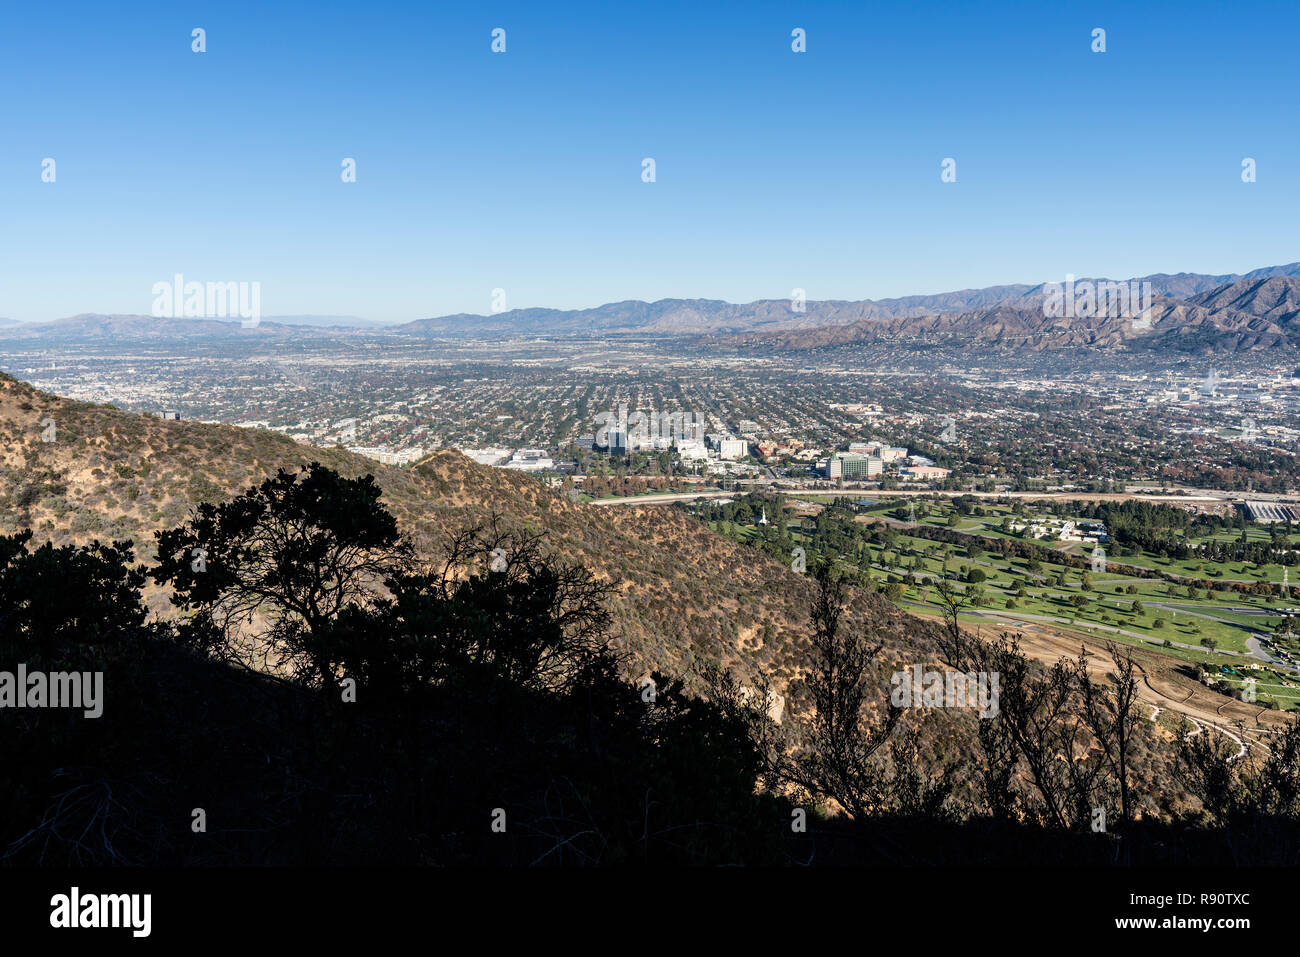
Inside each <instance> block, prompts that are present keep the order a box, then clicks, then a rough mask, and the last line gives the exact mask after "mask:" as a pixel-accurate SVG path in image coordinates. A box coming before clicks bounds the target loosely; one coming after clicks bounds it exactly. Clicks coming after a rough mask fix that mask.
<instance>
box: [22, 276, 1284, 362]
mask: <svg viewBox="0 0 1300 957" xmlns="http://www.w3.org/2000/svg"><path fill="white" fill-rule="evenodd" d="M1085 281H1090V282H1093V283H1098V282H1108V281H1111V280H1104V279H1092V280H1084V279H1079V280H1076V284H1079V283H1083V282H1085ZM1119 281H1120V282H1122V283H1125V284H1126V285H1132V284H1137V285H1138V288H1141V285H1142V284H1145V283H1149V284H1150V286H1149V288H1150V291H1151V293H1152V295H1153V303H1152V309H1151V313H1150V315H1149V316H1148V317H1147V318H1149V319H1150V322H1149V324H1147V323H1142V324H1135V323H1134V322H1132V320H1131V319H1130V318H1119V317H1111V318H1108V317H1105V316H1102V317H1091V318H1072V317H1052V316H1050V315H1048V310H1046V309H1045V308H1044V304H1045V301H1046V300H1047V298H1048V296H1049V294H1050V292H1051V286H1050V285H1049V284H1047V283H1038V284H1035V285H1029V284H1012V285H1000V286H989V287H985V288H982V289H963V290H958V291H955V292H947V293H939V294H935V295H920V296H907V297H903V298H897V299H880V300H871V299H863V300H851V301H850V300H808V301H807V302H806V303H802V304H801V305H802V306H803V308H802V311H799V310H797V309H796V308H795V307H794V305H793V304H792V302H791V300H788V299H766V300H758V301H755V302H750V303H744V304H737V303H729V302H724V301H722V300H716V299H661V300H658V301H656V302H643V301H640V300H626V301H623V302H614V303H606V304H605V305H602V306H597V307H594V308H590V309H568V310H565V309H544V308H528V309H515V310H511V311H509V312H503V313H499V314H496V315H489V316H483V315H470V314H464V313H461V314H456V315H451V316H441V317H437V318H428V319H417V320H415V321H413V322H407V323H402V324H397V325H388V326H380V325H379V324H377V323H374V322H372V321H369V320H363V319H358V318H356V317H343V316H334V317H330V316H282V317H268V318H266V319H263V320H262V321H261V322H260V323H259V324H258V325H256V326H252V327H244V326H243V325H242V324H241V323H240V322H239V321H238V320H231V321H224V320H216V319H155V318H152V317H149V316H135V315H102V314H94V313H90V314H82V315H78V316H72V317H69V318H67V319H59V320H55V321H51V322H41V323H16V324H5V323H3V322H0V342H15V343H16V342H27V343H42V344H43V343H65V342H66V343H75V342H94V341H100V342H102V341H105V340H113V341H137V340H146V339H147V340H154V341H178V342H198V341H205V340H220V339H243V340H249V341H258V340H276V339H317V338H321V337H337V336H352V335H371V336H384V337H392V338H394V339H397V340H402V339H412V340H417V341H418V340H421V339H460V338H499V337H507V336H550V337H566V336H576V337H581V336H606V335H652V336H664V337H685V338H690V339H694V340H698V341H699V342H700V343H701V344H702V345H704V346H706V347H708V348H720V349H739V350H750V349H760V350H773V351H783V350H791V351H799V350H806V349H825V348H835V347H841V346H846V345H853V344H858V343H877V344H883V343H892V344H897V345H900V346H907V345H925V346H933V345H955V346H957V347H958V348H968V349H969V348H987V347H999V348H1007V349H1013V350H1020V349H1027V350H1033V351H1040V350H1046V349H1069V348H1080V347H1090V348H1138V349H1153V350H1173V351H1179V352H1189V351H1190V352H1199V351H1207V350H1219V351H1242V350H1254V349H1270V348H1279V347H1296V346H1300V326H1297V324H1296V316H1297V314H1298V313H1300V263H1290V264H1288V265H1284V266H1270V267H1266V268H1263V269H1256V270H1253V271H1251V272H1249V273H1244V274H1225V275H1208V274H1201V273H1177V274H1173V275H1170V274H1166V273H1158V274H1154V275H1150V276H1140V277H1135V278H1133V279H1128V280H1119Z"/></svg>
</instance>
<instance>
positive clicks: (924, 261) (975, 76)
mask: <svg viewBox="0 0 1300 957" xmlns="http://www.w3.org/2000/svg"><path fill="white" fill-rule="evenodd" d="M1135 6H1137V7H1140V9H1134V7H1135ZM194 27H203V28H204V29H206V31H207V47H208V50H207V52H206V53H203V54H196V53H192V52H191V50H190V44H191V39H190V31H191V29H192V28H194ZM494 27H503V28H505V29H506V31H507V52H506V53H505V54H503V55H498V54H493V53H492V52H491V51H490V42H491V37H490V32H491V30H492V29H493V28H494ZM795 27H802V28H804V29H805V30H806V31H807V37H808V40H807V43H808V52H807V53H804V54H795V53H793V52H791V49H790V43H791V39H790V31H791V30H792V29H793V28H795ZM1094 27H1103V28H1105V29H1106V31H1107V37H1106V39H1107V52H1106V53H1104V54H1094V53H1092V52H1091V50H1090V44H1091V31H1092V29H1093V28H1094ZM1297 35H1300V7H1298V5H1296V4H1295V3H1256V4H1252V5H1250V6H1249V7H1241V6H1236V5H1232V4H1226V3H1208V2H1182V3H1167V4H1166V3H1161V4H1156V3H1145V4H1137V5H1135V4H1131V3H1113V4H1112V3H1056V2H1052V3H1028V2H1027V3H989V4H974V3H972V4H954V3H934V4H929V3H899V4H891V5H889V6H885V5H883V4H863V3H842V4H821V3H793V2H792V3H752V2H746V3H713V4H709V3H704V4H701V3H681V4H677V3H665V2H659V3H653V4H590V5H579V4H566V5H564V6H562V7H559V6H554V5H551V4H543V3H521V4H470V3H464V4H437V3H427V2H420V3H346V4H321V3H270V2H258V3H247V4H245V3H237V2H236V3H232V2H222V3H212V4H186V3H175V2H167V3H157V4H152V3H125V4H102V3H88V2H76V0H74V2H70V3H64V4H59V5H54V6H50V5H47V4H39V3H33V4H28V3H22V4H20V3H10V4H7V5H6V6H5V10H4V12H3V14H0V88H3V89H4V90H5V94H4V97H3V100H2V101H0V316H10V317H12V318H15V319H24V320H29V319H52V318H58V317H62V316H66V315H71V314H74V313H78V312H91V311H95V312H123V313H144V314H147V313H148V312H149V308H150V304H151V301H152V296H151V293H150V290H151V287H152V285H153V283H155V282H158V281H160V280H164V279H169V278H170V277H171V276H172V275H173V274H174V273H177V272H179V273H183V274H184V275H185V277H186V278H187V280H199V281H237V280H244V281H258V282H260V283H261V284H262V312H263V314H265V315H275V314H286V313H319V314H351V315H360V316H365V317H369V318H373V319H381V320H407V319H413V318H419V317H422V316H430V315H441V314H445V313H451V312H459V311H467V312H488V311H489V308H490V297H491V291H492V289H493V288H495V287H502V288H504V289H505V290H506V292H507V304H508V306H509V307H510V308H517V307H522V306H534V305H543V306H555V307H565V308H568V307H581V306H589V305H596V304H599V303H602V302H607V301H611V300H619V299H631V298H637V299H658V298H663V297H708V298H719V299H727V300H731V301H737V302H747V301H750V300H753V299H758V298H769V297H771V298H777V297H785V296H788V295H789V294H790V290H791V289H792V288H794V287H802V288H804V289H806V290H807V294H808V296H809V298H811V299H829V298H843V299H858V298H880V297H885V296H898V295H907V294H911V293H924V292H939V291H944V290H949V289H957V288H962V287H967V286H983V285H990V284H994V283H1002V282H1022V281H1023V282H1033V281H1042V280H1047V279H1060V278H1063V277H1064V275H1065V273H1067V272H1073V273H1075V274H1078V275H1109V276H1114V277H1117V278H1119V277H1128V276H1133V275H1141V274H1145V273H1151V272H1160V271H1168V272H1177V271H1183V270H1187V271H1197V272H1240V271H1245V270H1249V269H1252V268H1255V267H1259V266H1265V265H1272V264H1276V263H1280V262H1289V261H1293V260H1297V259H1300V242H1297V236H1298V235H1300V232H1298V229H1297V222H1298V217H1297V212H1300V204H1298V203H1297V200H1298V199H1300V148H1298V147H1300V122H1297V112H1300V107H1298V106H1297V103H1298V102H1300V100H1298V98H1297V96H1296V91H1297V90H1298V89H1300V58H1298V57H1296V55H1295V43H1296V39H1295V38H1296V37H1297ZM647 156H648V157H653V158H654V159H655V160H656V163H657V182H655V183H653V184H647V183H643V182H642V181H641V160H642V158H643V157H647ZM1248 156H1249V157H1253V158H1254V159H1255V160H1256V161H1257V163H1258V181H1257V182H1256V183H1253V184H1244V183H1242V181H1241V161H1242V158H1243V157H1248ZM45 157H51V158H53V159H55V161H56V163H57V182H55V183H53V184H46V183H42V182H41V161H42V160H43V159H44V158H45ZM344 157H354V158H355V159H356V161H357V178H358V181H357V182H356V183H355V184H344V183H342V182H341V180H340V175H339V174H340V164H341V162H342V160H343V158H344ZM945 157H953V158H954V159H956V161H957V182H956V183H952V184H945V183H942V182H940V163H941V161H942V160H943V159H944V158H945Z"/></svg>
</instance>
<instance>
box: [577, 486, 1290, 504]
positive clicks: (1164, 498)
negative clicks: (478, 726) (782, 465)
mask: <svg viewBox="0 0 1300 957" xmlns="http://www.w3.org/2000/svg"><path fill="white" fill-rule="evenodd" d="M747 492H781V493H783V494H785V495H816V496H818V497H821V496H825V497H828V498H840V497H844V496H871V497H872V498H876V499H882V498H887V497H893V498H912V497H919V496H926V495H941V496H943V497H945V498H955V497H957V496H959V495H972V496H974V497H975V498H993V499H996V498H1010V499H1025V500H1026V501H1063V502H1128V501H1142V502H1168V503H1170V504H1174V505H1179V504H1181V505H1188V504H1195V505H1205V504H1221V505H1222V504H1227V503H1229V502H1238V501H1241V500H1242V498H1243V497H1244V496H1243V493H1241V492H1233V491H1227V490H1224V489H1187V490H1186V494H1184V495H1171V494H1168V493H1167V492H1166V493H1163V494H1159V495H1155V494H1151V495H1145V494H1136V493H1133V492H953V491H935V490H934V489H858V488H843V489H805V488H798V487H793V486H785V485H777V484H774V483H753V484H750V485H743V486H740V487H738V488H736V489H734V490H732V491H723V490H721V489H706V490H702V491H699V492H664V493H662V494H655V495H631V496H626V497H623V498H602V499H596V500H595V501H593V502H591V503H590V504H591V505H663V504H668V503H672V502H691V501H694V500H696V499H707V498H730V497H735V496H737V495H744V494H746V493H747ZM1250 497H1251V498H1252V499H1255V498H1259V499H1266V498H1267V499H1270V500H1272V499H1283V498H1285V496H1278V495H1272V496H1266V495H1257V494H1256V493H1253V492H1252V493H1250Z"/></svg>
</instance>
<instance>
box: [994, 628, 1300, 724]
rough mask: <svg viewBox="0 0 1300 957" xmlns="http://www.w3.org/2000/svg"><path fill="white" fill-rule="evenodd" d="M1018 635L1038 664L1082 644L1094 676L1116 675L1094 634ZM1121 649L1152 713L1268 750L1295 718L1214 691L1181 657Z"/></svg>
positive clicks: (1033, 631) (1071, 653)
mask: <svg viewBox="0 0 1300 957" xmlns="http://www.w3.org/2000/svg"><path fill="white" fill-rule="evenodd" d="M1008 630H1009V629H1008ZM999 631H1000V629H988V628H986V629H982V630H981V633H982V634H983V635H984V636H985V637H991V636H993V635H996V634H997V633H998V632H999ZM1015 631H1016V632H1017V633H1018V634H1019V635H1020V645H1021V649H1022V650H1023V651H1024V653H1025V654H1026V655H1028V656H1029V657H1031V658H1033V659H1034V660H1035V661H1039V662H1042V663H1043V664H1049V665H1050V664H1055V663H1056V662H1057V661H1058V660H1060V659H1061V658H1062V657H1070V658H1076V657H1078V654H1079V648H1080V646H1083V647H1085V648H1087V649H1088V654H1089V656H1090V657H1089V659H1088V673H1089V674H1092V675H1097V676H1100V675H1105V674H1111V673H1113V672H1114V671H1115V666H1114V664H1113V663H1112V662H1111V660H1110V655H1109V653H1108V652H1107V650H1106V645H1105V642H1104V641H1101V640H1098V639H1096V638H1094V637H1092V636H1087V637H1084V636H1081V635H1071V634H1063V633H1061V632H1058V631H1055V630H1053V629H1051V628H1049V627H1046V626H1043V625H1023V626H1021V627H1020V628H1017V629H1015ZM1120 647H1121V648H1123V649H1124V650H1126V651H1128V653H1129V654H1131V655H1132V656H1133V661H1134V663H1135V664H1136V665H1137V666H1138V668H1139V669H1140V671H1141V673H1142V684H1141V686H1140V690H1139V698H1140V700H1141V701H1143V702H1144V703H1146V704H1147V705H1149V706H1151V707H1152V708H1153V709H1159V710H1164V711H1174V712H1177V713H1178V714H1182V715H1184V716H1186V717H1187V718H1189V719H1191V720H1192V721H1194V722H1196V723H1197V724H1198V725H1204V726H1209V727H1212V728H1214V729H1216V730H1218V731H1219V732H1220V733H1221V734H1224V735H1226V736H1227V737H1228V738H1229V739H1231V740H1232V741H1234V742H1236V743H1237V744H1238V745H1241V744H1242V743H1243V742H1242V739H1243V738H1244V740H1245V742H1248V743H1250V744H1253V745H1254V744H1258V745H1262V746H1263V747H1264V748H1265V749H1267V747H1268V745H1267V741H1268V739H1269V738H1270V737H1271V736H1272V734H1274V733H1276V732H1278V731H1280V730H1282V729H1284V728H1285V727H1286V726H1287V725H1288V724H1290V723H1291V722H1292V721H1293V720H1294V719H1293V718H1289V717H1286V716H1284V715H1283V714H1282V713H1281V712H1278V711H1273V710H1271V709H1269V708H1263V707H1260V706H1259V705H1254V704H1247V703H1246V702H1244V701H1238V700H1237V699H1235V698H1230V697H1228V696H1227V695H1222V694H1219V693H1218V692H1216V691H1212V690H1211V689H1209V688H1207V687H1206V686H1205V685H1203V684H1201V683H1200V682H1199V681H1197V680H1196V678H1195V677H1193V676H1192V674H1191V673H1190V672H1191V671H1192V666H1191V665H1189V664H1187V663H1185V662H1182V661H1180V660H1178V659H1174V658H1170V657H1168V656H1167V655H1162V654H1159V653H1158V652H1155V651H1149V650H1147V649H1145V648H1138V647H1134V646H1132V645H1121V646H1120ZM1184 672H1188V673H1184ZM1159 710H1157V711H1156V713H1157V714H1158V713H1159Z"/></svg>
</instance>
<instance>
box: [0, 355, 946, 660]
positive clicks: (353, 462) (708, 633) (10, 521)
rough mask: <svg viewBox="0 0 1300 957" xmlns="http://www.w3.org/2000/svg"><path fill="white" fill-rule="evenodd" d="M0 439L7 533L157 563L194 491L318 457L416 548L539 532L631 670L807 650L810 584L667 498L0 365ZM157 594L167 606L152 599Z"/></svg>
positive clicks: (0, 499) (916, 635) (798, 655)
mask: <svg viewBox="0 0 1300 957" xmlns="http://www.w3.org/2000/svg"><path fill="white" fill-rule="evenodd" d="M51 423H52V424H53V431H52V432H51V431H50V424H51ZM43 435H44V436H45V437H48V438H50V439H51V441H43ZM0 436H3V438H4V442H3V448H2V449H0V531H3V532H5V533H10V532H13V531H16V530H18V529H20V528H28V527H30V528H33V529H35V531H36V538H37V540H38V541H40V540H44V539H47V538H48V539H51V540H53V541H54V542H55V543H56V544H62V543H66V542H78V543H83V542H87V541H89V540H91V539H93V538H98V539H100V540H109V539H123V538H130V539H133V540H134V541H135V542H136V543H137V550H138V554H139V555H140V556H141V557H143V558H152V555H153V532H154V531H155V530H157V529H159V528H164V527H171V526H174V525H177V524H179V523H181V522H182V521H184V519H185V518H186V516H187V514H188V512H189V509H190V508H191V507H192V506H194V505H195V504H197V503H198V502H200V501H219V500H223V499H225V498H228V497H230V496H232V495H234V494H237V493H238V492H240V491H242V490H243V489H245V488H247V487H248V486H249V485H252V484H255V483H256V482H259V481H261V480H262V479H263V478H264V477H266V476H267V475H270V474H273V473H274V471H275V470H276V469H277V468H282V467H283V468H296V467H298V466H301V465H303V464H305V463H307V462H310V461H312V460H316V461H320V462H321V463H322V464H324V465H327V466H329V467H330V468H333V469H335V470H337V471H338V472H340V473H342V474H344V475H347V476H357V475H364V474H366V473H372V474H374V475H375V478H376V481H377V482H378V484H379V485H380V487H381V488H382V489H383V491H384V497H383V501H384V503H385V504H386V505H387V507H388V508H389V509H390V510H391V511H392V512H393V513H394V515H396V516H397V518H398V521H399V523H400V524H401V526H402V528H403V530H404V531H405V532H406V533H407V534H408V535H409V536H410V537H411V538H412V539H413V540H414V541H415V542H416V543H417V546H418V547H419V548H420V549H421V550H422V551H424V552H425V553H426V554H436V552H437V548H438V546H439V542H440V541H441V539H442V536H443V535H444V534H445V533H446V532H448V531H449V530H454V529H459V528H464V527H467V526H470V525H474V524H481V523H483V522H485V521H487V520H489V519H490V518H491V516H492V515H493V514H494V513H495V514H497V515H499V516H501V519H502V521H503V523H505V524H506V525H508V526H511V527H516V528H520V529H526V530H528V531H530V532H544V533H545V534H546V535H547V539H548V542H549V544H550V547H551V548H552V549H553V550H554V551H555V553H556V554H557V555H558V556H559V557H561V558H562V559H564V560H567V561H572V562H580V563H582V564H584V565H586V566H587V567H588V568H590V569H592V570H593V572H594V573H596V574H597V575H598V576H599V577H601V578H604V579H606V580H607V581H609V582H610V583H611V584H612V585H613V586H614V587H615V589H616V593H615V595H614V598H613V601H612V609H611V610H612V612H613V617H614V623H613V631H614V634H615V637H616V639H617V640H618V642H619V644H620V646H621V647H622V648H623V649H624V650H625V651H626V652H627V653H628V654H629V655H630V656H631V657H632V659H633V664H634V665H635V666H636V667H641V668H650V667H658V668H661V669H664V670H666V671H669V672H679V673H680V672H684V671H686V670H688V669H689V667H690V665H691V661H692V659H696V660H722V661H726V662H728V663H731V664H735V665H744V664H745V663H746V662H750V663H753V664H761V665H763V666H765V667H771V668H774V669H775V670H776V673H777V677H778V679H779V680H780V681H781V682H782V683H784V680H785V679H786V678H788V677H789V676H790V675H791V674H793V673H794V671H795V669H796V668H797V667H798V663H799V661H800V660H801V659H802V657H803V654H802V649H803V648H804V642H805V635H806V632H807V630H808V624H807V622H808V617H807V616H808V607H809V599H810V596H811V587H810V584H809V582H808V580H807V579H806V578H805V577H804V576H802V575H799V574H796V573H795V572H793V571H791V570H790V569H789V568H788V567H786V566H785V565H782V564H781V563H778V562H775V561H772V560H770V559H767V558H765V557H762V556H759V555H756V554H755V553H754V552H753V551H751V550H749V549H745V548H743V547H742V546H739V545H736V544H734V543H732V542H729V541H727V540H726V539H724V538H721V537H719V536H717V535H715V534H713V533H712V532H710V531H709V530H708V529H707V528H705V527H704V526H703V525H701V524H700V523H698V522H696V521H695V520H693V519H691V518H690V517H689V516H687V515H684V514H682V513H681V512H679V511H676V510H674V509H671V508H666V507H641V508H635V507H634V508H628V509H620V510H618V511H617V512H614V511H612V510H600V509H596V508H592V507H588V506H583V505H579V504H575V503H573V502H570V501H569V500H568V499H567V498H565V497H564V496H562V495H560V494H558V493H557V492H555V491H553V490H550V489H548V488H546V487H545V486H544V485H542V484H541V483H540V482H538V481H537V480H536V479H535V478H532V477H529V476H526V475H521V474H518V473H514V472H508V471H504V470H501V469H493V468H489V467H486V466H481V465H478V464H476V463H474V462H472V461H470V460H469V459H467V458H465V457H464V456H462V455H460V454H459V453H458V452H451V451H447V452H440V453H437V454H435V455H433V456H431V457H430V458H428V459H426V460H425V461H424V462H423V463H421V464H420V465H418V466H417V467H415V468H412V469H398V468H391V467H387V466H383V465H380V464H378V463H376V462H373V461H371V460H370V459H366V458H363V457H361V456H358V455H355V454H352V453H350V452H347V451H346V450H343V449H318V448H309V447H306V446H302V445H299V444H297V443H296V442H294V441H293V440H291V439H289V438H287V437H285V436H282V435H279V434H277V433H273V432H266V431H259V430H250V429H242V428H236V427H234V426H221V425H204V424H200V423H192V422H175V421H164V420H161V419H155V418H152V417H148V416H141V415H135V414H131V413H126V412H122V411H120V410H117V409H114V408H112V407H111V406H97V405H91V404H88V403H84V402H75V401H71V400H67V399H62V398H59V397H57V396H53V395H49V394H47V393H43V392H40V391H38V390H36V389H34V388H32V387H31V386H29V385H27V384H26V383H22V382H19V381H17V380H15V379H13V378H11V377H8V376H0ZM154 605H155V607H156V608H158V609H159V610H162V609H165V608H166V604H165V602H164V601H163V600H162V598H161V596H155V601H154ZM852 616H853V617H854V618H855V619H857V620H858V621H859V622H867V621H870V622H872V623H873V624H876V625H879V626H880V627H882V628H883V629H885V630H886V631H888V632H889V633H890V634H891V636H892V637H891V639H890V643H891V646H897V648H898V651H899V653H900V654H904V653H905V651H906V649H907V648H908V647H909V646H913V645H914V644H915V643H921V644H926V643H928V639H927V638H926V637H925V636H926V635H927V634H929V631H928V629H929V628H930V627H931V626H929V625H926V624H924V623H921V622H918V621H917V620H916V619H913V618H910V617H909V616H905V615H903V614H902V613H901V612H900V611H899V610H898V609H897V608H896V607H895V606H894V605H892V604H891V603H888V602H886V601H884V600H883V599H881V598H879V597H878V596H876V595H868V594H861V593H857V594H856V595H855V598H854V607H853V609H852Z"/></svg>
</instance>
